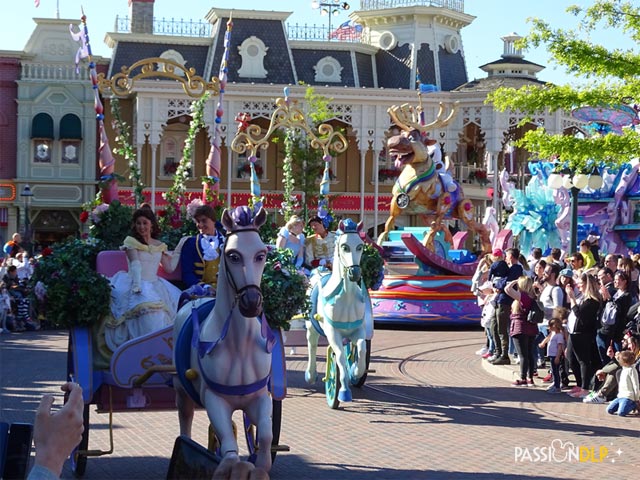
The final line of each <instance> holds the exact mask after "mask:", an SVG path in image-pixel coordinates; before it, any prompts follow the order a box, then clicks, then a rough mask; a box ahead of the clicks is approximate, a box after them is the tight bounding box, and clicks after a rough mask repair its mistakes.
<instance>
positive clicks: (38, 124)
mask: <svg viewBox="0 0 640 480" xmlns="http://www.w3.org/2000/svg"><path fill="white" fill-rule="evenodd" d="M31 141H32V145H33V155H32V158H33V161H34V162H35V163H51V148H52V146H53V118H51V116H50V115H49V114H47V113H39V114H37V115H36V116H35V117H33V120H32V121H31Z"/></svg>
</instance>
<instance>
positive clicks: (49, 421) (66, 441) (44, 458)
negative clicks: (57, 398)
mask: <svg viewBox="0 0 640 480" xmlns="http://www.w3.org/2000/svg"><path fill="white" fill-rule="evenodd" d="M61 390H62V391H63V392H66V393H68V395H69V396H68V398H67V402H66V403H65V404H64V406H63V407H62V408H61V409H60V410H58V411H56V412H52V411H51V406H52V405H53V402H54V397H53V395H51V394H47V395H45V396H44V397H42V400H41V401H40V405H38V410H36V419H35V422H34V428H33V442H34V443H35V446H36V459H35V463H34V466H33V468H32V469H31V471H30V472H29V476H28V477H27V480H53V479H58V478H60V474H61V473H62V466H63V465H64V462H65V460H66V459H67V458H68V457H69V455H70V454H71V452H72V451H73V449H74V448H76V447H77V446H78V444H79V443H80V440H81V439H82V432H83V431H84V418H83V412H84V400H83V399H82V387H81V386H80V385H78V384H77V383H73V382H67V383H65V384H64V385H62V387H61Z"/></svg>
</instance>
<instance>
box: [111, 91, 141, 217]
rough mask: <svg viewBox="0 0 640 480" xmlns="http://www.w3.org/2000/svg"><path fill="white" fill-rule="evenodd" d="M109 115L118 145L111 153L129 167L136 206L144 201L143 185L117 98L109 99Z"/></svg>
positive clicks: (127, 126)
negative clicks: (120, 158) (122, 159)
mask: <svg viewBox="0 0 640 480" xmlns="http://www.w3.org/2000/svg"><path fill="white" fill-rule="evenodd" d="M111 114H112V115H113V122H112V127H113V130H114V131H115V133H116V138H115V142H116V144H117V145H118V146H117V147H115V148H114V149H113V153H115V154H117V155H120V156H122V157H123V158H124V159H125V160H126V161H127V165H128V167H129V180H130V181H131V185H132V186H133V195H134V199H135V202H136V206H139V205H140V204H142V203H143V202H144V201H145V199H144V194H143V193H142V191H143V190H144V183H142V175H141V173H140V168H139V167H138V161H137V158H136V152H135V150H134V148H133V145H132V144H131V133H130V129H129V124H127V123H126V122H124V121H123V120H122V112H121V110H120V101H119V100H118V99H117V98H112V99H111Z"/></svg>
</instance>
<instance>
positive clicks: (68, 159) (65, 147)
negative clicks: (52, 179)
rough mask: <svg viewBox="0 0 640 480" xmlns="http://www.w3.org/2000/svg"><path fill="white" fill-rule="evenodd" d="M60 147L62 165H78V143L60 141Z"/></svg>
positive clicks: (75, 141)
mask: <svg viewBox="0 0 640 480" xmlns="http://www.w3.org/2000/svg"><path fill="white" fill-rule="evenodd" d="M60 145H61V148H62V163H65V164H75V165H78V164H79V163H80V159H79V158H78V156H79V154H80V141H79V140H62V141H61V142H60Z"/></svg>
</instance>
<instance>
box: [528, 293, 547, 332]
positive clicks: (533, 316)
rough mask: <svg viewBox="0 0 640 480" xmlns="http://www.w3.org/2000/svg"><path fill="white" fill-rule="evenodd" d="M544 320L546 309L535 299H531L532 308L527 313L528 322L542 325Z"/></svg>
mask: <svg viewBox="0 0 640 480" xmlns="http://www.w3.org/2000/svg"><path fill="white" fill-rule="evenodd" d="M543 320H544V307H543V306H542V303H540V302H539V301H538V300H536V299H535V298H532V299H531V307H529V312H528V313H527V322H529V323H533V324H536V325H537V324H538V323H542V321H543Z"/></svg>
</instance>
